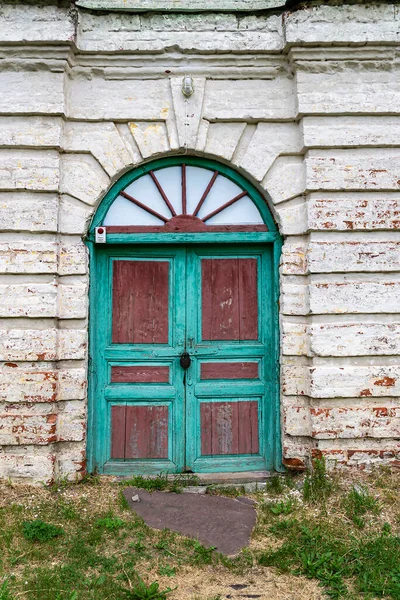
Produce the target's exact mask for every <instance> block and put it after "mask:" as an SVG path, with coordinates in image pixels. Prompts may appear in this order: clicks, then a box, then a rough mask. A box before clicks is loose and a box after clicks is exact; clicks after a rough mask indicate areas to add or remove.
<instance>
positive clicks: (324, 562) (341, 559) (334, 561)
mask: <svg viewBox="0 0 400 600" xmlns="http://www.w3.org/2000/svg"><path fill="white" fill-rule="evenodd" d="M283 523H285V526H283ZM270 529H271V530H272V529H273V532H274V533H276V534H278V535H280V537H283V538H284V543H283V544H282V546H280V548H278V550H272V551H267V552H264V553H262V554H261V555H260V556H259V563H260V564H262V565H264V566H275V567H277V568H278V569H279V570H280V571H286V572H288V571H289V572H292V573H294V574H298V575H300V574H301V575H305V576H306V577H309V578H315V579H318V580H319V581H320V582H321V584H322V585H323V586H324V587H325V589H326V590H327V593H328V596H329V597H330V598H346V597H348V587H347V585H348V582H349V581H352V585H353V587H354V588H355V591H356V592H358V594H360V593H362V594H369V595H370V596H368V597H372V596H373V597H383V596H385V597H390V598H393V599H396V600H398V599H399V598H400V538H399V537H396V536H392V535H391V533H390V532H389V531H387V530H384V531H382V533H380V534H379V535H378V536H376V535H370V536H369V537H368V538H366V539H357V538H354V537H351V536H349V533H348V531H347V529H346V528H343V529H340V528H337V527H336V528H333V527H332V526H327V525H326V524H318V525H315V524H314V523H312V522H309V521H306V520H303V521H298V520H296V519H291V520H287V521H281V522H280V526H279V527H278V523H277V524H276V525H275V526H274V528H272V527H271V528H270ZM357 597H360V596H359V595H358V596H357Z"/></svg>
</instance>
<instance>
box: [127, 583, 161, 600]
mask: <svg viewBox="0 0 400 600" xmlns="http://www.w3.org/2000/svg"><path fill="white" fill-rule="evenodd" d="M170 592H172V590H171V588H167V589H166V590H164V591H161V590H160V586H159V585H158V583H157V581H154V582H153V583H151V584H150V585H146V584H145V583H144V581H142V580H139V582H138V583H137V584H136V585H134V586H133V587H132V589H131V590H129V591H125V598H127V600H166V598H167V594H169V593H170Z"/></svg>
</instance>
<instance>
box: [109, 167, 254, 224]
mask: <svg viewBox="0 0 400 600" xmlns="http://www.w3.org/2000/svg"><path fill="white" fill-rule="evenodd" d="M185 170H186V214H187V215H194V213H195V211H196V208H197V206H198V204H199V202H200V200H201V199H203V202H202V205H201V207H200V210H199V211H198V213H197V214H196V215H195V216H196V217H197V218H198V219H204V220H205V223H206V225H261V224H263V222H264V221H263V219H262V216H261V214H260V212H259V210H258V208H257V207H256V205H255V204H254V203H253V201H252V200H251V199H250V198H249V196H247V195H243V196H242V197H240V198H239V199H238V200H235V202H234V203H233V204H231V205H230V206H227V207H226V208H224V205H225V204H227V203H229V202H230V201H231V200H233V199H235V198H236V197H237V196H240V195H242V194H245V192H244V191H243V189H242V188H241V187H239V186H238V185H237V184H236V183H234V182H233V181H231V180H230V179H228V178H227V177H225V176H224V175H223V174H222V173H219V172H217V171H213V170H211V169H206V168H203V167H196V166H191V165H188V166H186V169H185ZM182 186H183V180H182V166H181V165H178V166H174V167H164V168H161V169H158V170H156V171H154V172H151V173H150V174H146V175H143V176H142V177H139V178H138V179H136V180H135V181H133V182H132V183H131V184H129V185H128V186H127V187H126V188H125V189H124V190H123V192H121V194H120V195H119V196H118V197H117V198H116V199H115V200H114V202H113V204H112V205H111V206H110V208H109V210H108V212H107V214H106V217H105V219H104V221H103V224H104V225H105V226H113V225H116V226H130V225H133V226H134V225H148V226H163V225H164V224H165V223H166V222H167V221H169V220H170V219H171V218H172V217H173V216H174V215H173V210H174V211H175V213H176V215H178V216H179V215H181V214H182V212H183V210H182ZM208 187H209V190H208V193H207V194H206V195H205V192H206V190H207V188H208ZM123 194H126V195H127V196H129V197H130V198H131V199H129V198H128V197H126V196H125V195H123ZM204 195H205V197H204V198H203V196H204ZM138 204H139V205H138ZM169 204H170V205H172V209H170V207H169ZM218 209H221V210H220V212H218V213H217V214H216V215H214V216H212V217H211V218H209V219H207V217H208V215H210V214H212V213H213V212H215V211H218ZM157 215H158V216H157ZM194 222H195V220H194ZM174 223H175V221H174Z"/></svg>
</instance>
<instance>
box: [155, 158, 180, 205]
mask: <svg viewBox="0 0 400 600" xmlns="http://www.w3.org/2000/svg"><path fill="white" fill-rule="evenodd" d="M154 175H155V176H156V177H157V179H158V181H159V183H160V185H161V187H162V189H163V190H164V192H165V194H166V196H167V198H168V200H169V201H170V202H171V204H172V206H173V207H174V209H175V211H176V214H177V215H180V214H181V213H182V169H181V167H166V168H165V169H158V171H154ZM162 202H164V201H163V200H162ZM168 213H169V211H168Z"/></svg>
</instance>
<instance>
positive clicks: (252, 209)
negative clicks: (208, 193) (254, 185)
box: [207, 196, 264, 225]
mask: <svg viewBox="0 0 400 600" xmlns="http://www.w3.org/2000/svg"><path fill="white" fill-rule="evenodd" d="M263 222H264V221H263V220H262V217H261V215H260V213H259V212H258V208H257V207H256V205H255V204H254V203H253V202H252V201H251V200H250V198H249V197H248V196H244V197H243V198H240V200H238V201H237V202H235V204H232V205H231V206H228V208H224V210H222V211H221V212H220V213H218V214H217V215H215V217H211V219H208V221H207V225H262V224H263Z"/></svg>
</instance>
